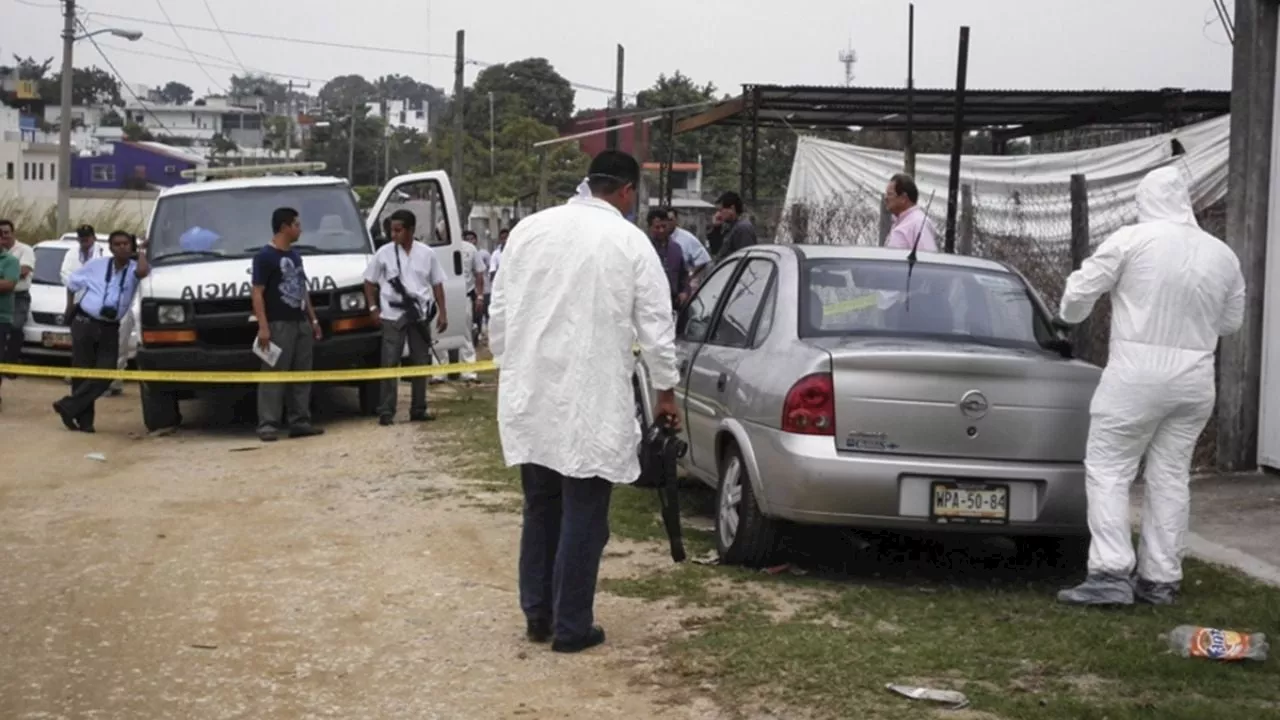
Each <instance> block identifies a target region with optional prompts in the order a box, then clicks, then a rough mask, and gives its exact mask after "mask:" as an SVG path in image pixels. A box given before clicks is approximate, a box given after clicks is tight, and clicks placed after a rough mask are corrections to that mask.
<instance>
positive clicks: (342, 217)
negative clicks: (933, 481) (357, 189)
mask: <svg viewBox="0 0 1280 720" xmlns="http://www.w3.org/2000/svg"><path fill="white" fill-rule="evenodd" d="M282 207H288V208H293V209H294V210H297V211H298V216H299V220H300V221H301V222H302V237H301V238H300V239H299V240H298V245H299V246H300V249H301V251H302V252H303V253H304V254H305V253H307V252H319V253H360V254H367V253H369V252H371V247H370V242H369V236H368V233H367V232H366V230H365V228H364V225H363V224H362V223H361V221H360V214H359V212H358V211H357V210H356V205H355V202H354V201H353V200H352V198H351V191H350V190H348V189H347V187H346V186H345V185H308V186H292V187H290V186H280V187H255V188H241V189H234V190H213V191H209V192H195V193H188V194H182V195H173V196H170V197H166V198H161V199H160V201H159V203H158V204H157V206H156V214H155V219H154V221H153V222H152V224H151V232H150V234H149V235H148V237H147V241H148V247H149V249H150V256H151V259H152V260H153V261H158V262H163V261H164V259H165V258H166V257H173V258H175V259H176V258H178V257H180V256H181V257H183V259H184V260H189V259H199V258H200V257H205V258H212V259H216V258H219V257H245V256H248V255H252V254H254V253H256V252H257V251H258V250H259V249H260V248H262V246H263V245H266V244H267V243H268V242H270V241H271V213H272V212H274V211H275V210H276V208H282Z"/></svg>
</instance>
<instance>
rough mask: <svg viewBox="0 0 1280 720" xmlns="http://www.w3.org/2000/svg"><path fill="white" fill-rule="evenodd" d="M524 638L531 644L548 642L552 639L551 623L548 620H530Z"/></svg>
mask: <svg viewBox="0 0 1280 720" xmlns="http://www.w3.org/2000/svg"><path fill="white" fill-rule="evenodd" d="M524 636H525V637H526V638H528V639H529V642H535V643H544V642H547V641H548V640H550V639H551V623H549V622H547V621H546V620H529V621H527V624H526V625H525V632H524Z"/></svg>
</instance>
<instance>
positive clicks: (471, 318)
mask: <svg viewBox="0 0 1280 720" xmlns="http://www.w3.org/2000/svg"><path fill="white" fill-rule="evenodd" d="M475 239H476V234H475V233H473V232H471V231H470V230H468V231H466V232H464V233H462V243H461V245H462V267H463V268H465V269H466V270H465V272H466V280H467V285H466V287H467V307H466V308H465V311H466V312H464V313H463V318H464V321H465V323H466V324H465V327H466V328H467V329H468V330H469V331H470V332H468V333H466V334H465V335H463V345H462V351H461V353H460V355H461V356H462V362H464V363H474V362H475V361H476V330H475V321H476V318H478V317H479V316H480V305H481V304H482V303H483V300H481V299H480V297H481V295H482V294H483V293H484V288H485V279H486V278H485V275H487V274H488V272H489V265H488V263H486V262H485V261H484V259H482V258H481V257H480V249H479V248H477V247H476V244H475ZM462 379H463V380H464V381H466V382H475V381H476V374H475V373H473V372H470V373H462Z"/></svg>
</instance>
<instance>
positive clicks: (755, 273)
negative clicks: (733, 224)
mask: <svg viewBox="0 0 1280 720" xmlns="http://www.w3.org/2000/svg"><path fill="white" fill-rule="evenodd" d="M739 265H740V267H739V268H736V270H737V272H735V273H734V274H733V276H732V277H731V278H730V279H731V280H732V282H731V283H730V284H729V286H728V287H729V290H728V292H725V290H724V288H721V290H720V292H719V293H718V294H717V304H716V308H715V311H714V312H713V313H712V322H711V325H710V333H709V334H708V335H707V336H706V339H705V340H704V341H703V342H702V344H701V346H700V347H699V349H698V352H697V354H696V356H695V357H694V360H693V363H692V365H691V367H690V371H689V382H688V387H689V389H688V401H687V404H686V407H687V408H688V409H687V410H686V415H687V416H688V417H689V418H690V419H689V447H690V451H689V452H690V454H691V455H692V456H693V458H692V463H693V465H694V467H695V468H696V469H697V470H698V471H699V473H700V474H703V475H706V476H709V477H715V476H716V475H717V474H718V472H719V470H718V468H717V465H718V461H719V458H717V457H716V436H717V434H718V433H719V431H720V425H721V421H722V420H723V419H724V418H726V417H731V416H732V415H733V414H734V408H735V406H738V405H741V404H742V403H737V402H735V398H736V397H738V396H739V395H740V394H741V393H742V390H743V389H744V388H743V386H742V382H743V381H742V379H741V378H739V377H738V372H737V371H738V366H739V364H741V363H742V360H743V358H745V357H746V354H747V353H748V352H750V348H751V347H752V345H753V338H754V336H755V331H756V325H757V323H758V318H759V315H760V308H761V306H762V304H763V301H764V299H765V297H766V294H767V291H768V288H769V281H770V279H771V278H772V276H773V268H774V266H773V262H772V261H771V260H768V259H766V258H762V257H749V258H747V259H746V260H744V261H741V262H740V263H739ZM717 274H718V272H717Z"/></svg>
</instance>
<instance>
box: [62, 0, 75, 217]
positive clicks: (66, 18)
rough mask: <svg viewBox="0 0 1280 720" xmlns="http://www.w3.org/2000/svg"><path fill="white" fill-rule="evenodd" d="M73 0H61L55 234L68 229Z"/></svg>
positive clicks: (73, 36) (73, 35) (73, 24)
mask: <svg viewBox="0 0 1280 720" xmlns="http://www.w3.org/2000/svg"><path fill="white" fill-rule="evenodd" d="M75 42H76V0H63V23H62V100H61V102H62V107H61V108H60V117H61V120H60V122H59V124H58V235H59V236H61V235H62V234H63V233H66V232H70V231H71V86H72V82H73V79H74V76H75V70H74V68H73V67H72V64H71V53H72V50H73V49H74V47H75Z"/></svg>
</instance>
